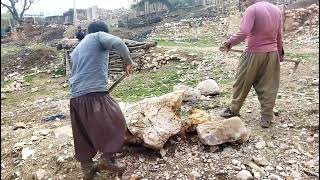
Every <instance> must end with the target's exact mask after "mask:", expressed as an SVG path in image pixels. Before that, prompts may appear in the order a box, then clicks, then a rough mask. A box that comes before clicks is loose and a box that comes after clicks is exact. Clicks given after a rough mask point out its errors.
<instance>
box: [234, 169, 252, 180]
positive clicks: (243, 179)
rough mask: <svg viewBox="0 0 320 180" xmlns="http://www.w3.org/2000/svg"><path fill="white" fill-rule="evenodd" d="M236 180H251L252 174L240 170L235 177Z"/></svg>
mask: <svg viewBox="0 0 320 180" xmlns="http://www.w3.org/2000/svg"><path fill="white" fill-rule="evenodd" d="M236 179H237V180H251V179H253V177H252V174H251V173H250V172H249V171H248V170H242V171H240V172H239V173H238V174H237V176H236Z"/></svg>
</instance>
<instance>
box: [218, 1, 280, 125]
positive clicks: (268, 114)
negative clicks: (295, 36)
mask: <svg viewBox="0 0 320 180" xmlns="http://www.w3.org/2000/svg"><path fill="white" fill-rule="evenodd" d="M245 4H246V6H247V9H246V11H245V14H244V17H243V19H242V22H241V25H240V31H239V32H238V33H236V34H235V35H233V36H232V37H231V38H230V39H229V40H227V41H226V42H225V43H224V49H225V51H226V52H228V51H229V50H230V49H231V47H233V46H235V45H237V44H239V43H240V42H242V41H244V40H245V39H246V41H247V48H246V49H245V51H244V53H243V54H242V56H241V60H240V63H239V66H238V69H237V74H236V82H235V84H234V85H233V98H232V102H231V106H230V107H229V108H227V109H226V110H225V111H224V112H223V113H222V114H221V116H222V117H225V118H229V117H233V116H239V115H240V114H239V112H240V108H241V106H242V104H243V102H244V100H245V99H246V97H247V95H248V93H249V91H250V89H251V87H252V86H253V87H254V89H255V91H256V92H257V94H258V99H259V101H260V104H261V127H264V128H268V127H269V126H270V125H271V122H272V120H273V108H274V105H275V101H276V96H277V92H278V88H279V81H280V61H282V60H283V55H284V51H283V47H282V43H283V40H282V31H283V28H282V27H283V23H282V15H281V11H280V9H279V8H278V7H277V6H275V5H273V4H270V3H268V2H265V1H262V0H245Z"/></svg>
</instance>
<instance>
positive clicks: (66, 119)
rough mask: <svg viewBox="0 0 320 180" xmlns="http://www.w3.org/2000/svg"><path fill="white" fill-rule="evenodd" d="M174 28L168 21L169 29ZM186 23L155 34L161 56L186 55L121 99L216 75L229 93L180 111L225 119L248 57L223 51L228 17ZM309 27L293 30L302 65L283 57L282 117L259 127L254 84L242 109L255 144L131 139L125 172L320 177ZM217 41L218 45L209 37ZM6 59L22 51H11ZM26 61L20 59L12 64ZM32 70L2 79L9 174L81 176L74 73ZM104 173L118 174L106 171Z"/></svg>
mask: <svg viewBox="0 0 320 180" xmlns="http://www.w3.org/2000/svg"><path fill="white" fill-rule="evenodd" d="M190 21H192V22H194V20H190ZM219 24H220V25H219ZM187 25H188V24H187ZM207 25H208V26H211V27H216V29H215V32H216V33H214V34H209V33H205V32H209V29H210V28H208V26H207ZM165 26H169V27H168V28H167V29H161V28H163V27H165ZM184 26H185V24H184V23H181V24H167V25H165V24H164V25H160V26H159V27H158V29H155V32H162V34H160V33H157V34H158V36H150V39H151V40H155V39H158V40H159V39H160V40H162V41H158V42H160V43H159V44H160V46H159V47H157V48H159V49H161V50H159V51H158V52H166V53H167V54H168V56H170V54H173V55H174V54H177V55H179V56H178V57H180V58H179V59H176V60H175V61H169V63H168V64H166V65H164V66H162V67H160V68H158V69H153V70H151V71H146V72H140V73H139V74H135V75H133V76H132V77H129V78H127V79H125V80H124V81H123V82H122V83H121V84H120V85H119V86H118V87H117V88H116V89H115V91H114V92H113V94H112V95H113V96H114V97H115V98H116V99H117V100H118V101H119V102H121V104H123V103H122V102H126V103H128V104H131V103H133V102H137V101H140V100H142V99H144V98H145V97H153V96H160V95H163V94H167V93H169V92H172V91H173V87H174V86H175V85H178V84H185V85H188V86H190V87H196V86H197V84H198V83H199V82H201V81H203V80H205V79H208V78H211V79H214V80H215V81H216V82H217V84H218V85H219V86H220V88H221V89H222V92H220V93H219V94H218V95H215V96H205V97H203V96H202V97H201V98H200V99H198V100H196V101H192V102H185V103H183V104H182V112H181V117H182V119H183V120H187V119H188V118H189V117H190V114H189V110H190V109H192V108H196V109H200V110H203V111H205V112H206V113H207V114H209V116H210V117H211V119H212V120H213V121H221V120H222V119H221V118H220V117H219V116H218V113H220V112H221V110H222V109H223V108H224V107H226V106H227V105H228V104H229V103H230V100H231V99H230V98H231V96H232V84H233V81H234V75H235V72H236V68H237V63H238V59H239V56H240V55H239V54H236V53H228V54H225V53H222V52H220V51H218V46H219V43H220V42H223V40H224V37H223V36H224V35H225V33H226V32H225V29H224V28H223V27H224V26H223V24H222V22H219V23H217V24H214V23H209V22H208V23H207V24H204V25H202V26H198V25H196V26H195V27H194V26H193V24H191V27H189V26H188V28H180V29H179V27H184ZM165 30H168V32H172V31H176V32H177V34H174V35H172V33H166V32H165ZM305 31H306V32H299V33H292V34H290V33H289V34H287V35H286V44H285V49H286V51H287V52H286V53H287V57H288V58H291V59H297V60H301V63H300V64H299V66H298V69H297V71H296V72H294V73H293V74H292V68H293V67H294V64H293V63H291V62H283V63H281V83H280V90H279V93H278V97H277V102H276V110H275V114H276V115H277V116H275V120H274V124H273V125H272V127H271V128H269V129H262V128H261V127H260V126H259V121H258V119H259V109H260V108H259V101H258V99H257V96H256V94H255V92H254V90H252V91H251V92H250V93H249V95H248V97H247V100H246V102H245V103H244V106H243V108H242V109H241V119H242V121H243V122H244V123H245V124H246V127H247V128H248V129H249V130H250V131H251V136H250V138H249V140H248V141H247V142H245V143H237V142H236V143H223V144H221V145H219V146H211V147H210V146H207V145H203V143H201V141H200V140H199V137H198V134H197V132H195V131H193V132H181V133H178V134H177V135H174V136H172V137H171V138H170V139H169V140H168V141H167V143H166V144H165V145H164V147H163V149H161V150H160V151H159V150H151V149H148V148H145V147H143V146H141V145H126V146H125V147H124V148H123V152H122V153H119V154H117V157H118V158H119V160H120V161H121V162H124V163H125V164H126V165H127V166H128V169H127V171H126V172H125V173H124V175H123V177H122V178H123V179H131V180H134V179H145V180H146V179H150V180H151V179H152V180H153V179H177V180H178V179H180V180H185V179H236V178H239V179H241V178H243V179H250V177H251V176H252V177H254V178H255V179H297V180H298V179H319V151H318V148H319V68H318V67H319V49H318V48H319V44H318V43H319V41H318V39H319V31H314V30H312V32H313V33H308V32H309V31H307V30H306V29H305ZM194 32H197V33H194ZM198 32H204V33H198ZM170 34H171V35H170ZM203 34H207V36H205V37H204V36H201V35H203ZM188 37H189V38H188ZM190 39H191V40H190ZM194 39H196V40H194ZM208 39H210V40H214V43H208V42H207V41H208ZM192 40H193V41H192ZM181 42H183V43H181ZM2 46H3V45H2ZM10 48H11V46H10ZM241 48H243V46H242V45H240V46H239V49H241ZM11 50H12V49H9V50H8V51H7V52H12V51H11ZM14 51H18V52H20V51H19V49H14ZM154 51H155V52H157V50H154ZM50 52H51V51H50ZM155 54H156V53H155ZM1 56H2V57H3V56H4V57H15V58H17V57H19V56H16V54H15V55H11V54H10V56H9V55H8V54H3V51H1ZM157 56H158V55H157ZM54 57H55V58H54V59H56V60H57V61H53V62H56V63H57V62H61V61H60V60H59V59H57V57H58V55H57V56H54ZM52 58H53V57H52ZM8 59H9V60H10V58H7V60H8ZM49 60H50V58H49ZM6 62H7V61H1V65H2V68H3V67H6V70H10V68H9V67H10V66H9V65H6ZM40 62H41V61H40ZM3 65H5V66H3ZM19 65H20V66H21V64H13V65H12V68H14V67H16V66H19ZM32 66H34V64H32ZM18 69H19V68H18ZM27 69H29V66H27ZM20 70H21V68H20ZM23 72H24V71H22V72H19V73H16V74H12V73H11V75H10V73H7V74H5V76H2V77H1V79H2V81H1V99H2V100H1V132H2V133H1V145H2V148H1V158H2V161H1V175H2V176H1V179H32V178H34V179H70V180H71V179H81V172H80V166H79V163H78V162H77V161H76V160H75V158H74V148H73V139H72V131H71V129H70V116H69V111H68V93H69V87H68V86H67V84H66V80H67V78H66V77H63V76H61V75H59V73H54V72H50V71H49V72H47V71H43V72H42V71H38V70H33V71H31V72H26V73H25V74H24V73H23ZM30 73H31V74H30ZM8 75H9V76H8ZM4 77H5V78H4ZM97 158H99V155H97V157H96V159H97ZM98 179H117V177H116V175H114V174H111V173H109V172H103V173H101V174H99V178H98Z"/></svg>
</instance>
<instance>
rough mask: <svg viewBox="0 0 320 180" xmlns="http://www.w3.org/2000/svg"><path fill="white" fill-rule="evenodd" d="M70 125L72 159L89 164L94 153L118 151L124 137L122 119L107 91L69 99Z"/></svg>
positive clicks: (123, 121) (119, 110)
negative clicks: (74, 157)
mask: <svg viewBox="0 0 320 180" xmlns="http://www.w3.org/2000/svg"><path fill="white" fill-rule="evenodd" d="M70 114H71V124H72V131H73V138H74V148H75V156H76V159H77V160H78V161H80V162H87V161H91V159H92V158H93V157H94V156H95V155H96V153H97V151H100V152H102V153H103V154H104V155H106V154H113V153H116V152H119V151H120V149H121V147H122V145H123V142H124V136H125V129H126V124H125V118H124V116H123V114H122V112H121V109H120V107H119V105H118V104H117V102H115V101H114V100H113V99H112V98H111V96H109V94H108V93H107V92H97V93H89V94H86V95H83V96H79V97H75V98H72V99H70Z"/></svg>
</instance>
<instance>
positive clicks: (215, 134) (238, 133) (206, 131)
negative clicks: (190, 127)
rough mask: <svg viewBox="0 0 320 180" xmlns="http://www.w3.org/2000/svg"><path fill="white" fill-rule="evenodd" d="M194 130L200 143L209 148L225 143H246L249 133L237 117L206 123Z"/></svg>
mask: <svg viewBox="0 0 320 180" xmlns="http://www.w3.org/2000/svg"><path fill="white" fill-rule="evenodd" d="M196 129H197V133H198V136H199V138H200V141H201V142H202V143H203V144H205V145H211V146H214V145H219V144H223V143H226V142H235V141H238V142H246V141H247V140H248V139H249V136H250V131H249V130H248V129H247V128H246V126H245V124H244V123H243V122H242V121H241V119H240V118H239V117H232V118H229V119H226V120H223V121H208V122H205V123H203V124H200V125H198V127H197V128H196Z"/></svg>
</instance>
